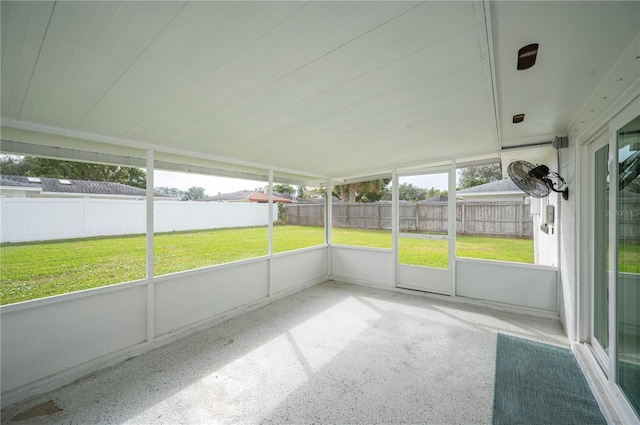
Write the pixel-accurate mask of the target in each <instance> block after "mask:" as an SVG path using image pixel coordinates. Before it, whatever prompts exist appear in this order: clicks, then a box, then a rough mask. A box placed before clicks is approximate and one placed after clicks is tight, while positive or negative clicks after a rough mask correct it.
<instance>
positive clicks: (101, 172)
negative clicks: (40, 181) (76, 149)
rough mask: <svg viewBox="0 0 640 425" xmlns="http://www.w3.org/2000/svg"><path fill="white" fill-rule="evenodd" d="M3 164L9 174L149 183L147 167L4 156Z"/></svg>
mask: <svg viewBox="0 0 640 425" xmlns="http://www.w3.org/2000/svg"><path fill="white" fill-rule="evenodd" d="M0 167H2V168H1V171H2V173H3V174H7V175H22V176H31V177H50V178H58V179H74V180H93V181H105V182H114V183H122V184H126V185H129V186H134V187H140V188H145V187H146V185H147V174H146V173H145V171H144V170H141V169H140V168H135V167H121V166H119V165H105V164H89V163H86V162H75V161H62V160H58V159H48V158H35V157H30V156H24V157H23V156H18V155H4V158H2V159H1V160H0Z"/></svg>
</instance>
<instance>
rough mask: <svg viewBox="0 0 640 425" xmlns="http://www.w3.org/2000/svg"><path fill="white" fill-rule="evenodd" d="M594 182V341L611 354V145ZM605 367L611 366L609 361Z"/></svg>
mask: <svg viewBox="0 0 640 425" xmlns="http://www.w3.org/2000/svg"><path fill="white" fill-rule="evenodd" d="M594 160H595V167H594V170H595V181H594V185H595V186H594V188H595V190H594V191H593V193H594V199H593V200H594V241H593V247H594V252H593V255H594V258H593V260H594V261H593V276H594V278H593V316H594V319H593V320H594V323H593V337H594V339H595V342H597V343H598V344H599V345H600V347H601V348H602V350H603V351H604V353H605V356H607V355H608V354H609V217H608V214H607V212H608V209H609V145H608V144H607V145H605V146H603V147H601V148H600V149H598V150H596V152H595V155H594ZM601 360H603V362H602V364H607V361H606V359H601Z"/></svg>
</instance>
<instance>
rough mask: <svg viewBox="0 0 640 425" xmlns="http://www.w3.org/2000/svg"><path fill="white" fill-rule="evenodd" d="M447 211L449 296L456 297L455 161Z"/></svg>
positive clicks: (450, 175)
mask: <svg viewBox="0 0 640 425" xmlns="http://www.w3.org/2000/svg"><path fill="white" fill-rule="evenodd" d="M448 201H449V202H448V204H447V207H448V209H449V211H448V216H449V275H450V276H451V296H452V297H455V296H456V228H457V217H456V160H455V159H453V160H451V169H450V170H449V190H448Z"/></svg>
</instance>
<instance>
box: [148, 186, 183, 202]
mask: <svg viewBox="0 0 640 425" xmlns="http://www.w3.org/2000/svg"><path fill="white" fill-rule="evenodd" d="M153 190H154V192H156V193H157V194H159V195H166V196H170V197H172V198H178V199H182V197H183V196H184V194H185V192H183V191H182V190H180V189H178V188H176V187H162V186H161V187H156V188H154V189H153Z"/></svg>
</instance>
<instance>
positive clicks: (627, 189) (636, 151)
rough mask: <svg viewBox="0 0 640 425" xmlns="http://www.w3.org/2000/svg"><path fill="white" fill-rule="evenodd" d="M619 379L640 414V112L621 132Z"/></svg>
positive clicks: (617, 313)
mask: <svg viewBox="0 0 640 425" xmlns="http://www.w3.org/2000/svg"><path fill="white" fill-rule="evenodd" d="M617 149H618V152H617V157H618V179H617V180H618V196H617V198H618V199H617V209H616V210H617V214H616V225H617V229H616V230H617V231H616V234H617V238H618V240H617V243H618V246H617V252H618V255H617V269H618V270H617V272H618V273H617V282H616V294H617V296H616V298H617V300H616V322H617V323H616V330H617V338H616V348H617V349H616V357H617V358H616V364H617V382H618V385H619V386H620V389H621V390H622V392H623V394H624V395H625V396H626V397H627V399H628V400H629V403H630V404H631V406H632V408H633V409H635V411H636V414H637V415H639V416H640V177H639V175H640V116H639V117H636V118H635V119H634V120H633V121H631V122H630V123H628V124H627V125H626V126H624V127H623V128H622V129H620V130H619V131H618V133H617Z"/></svg>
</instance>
